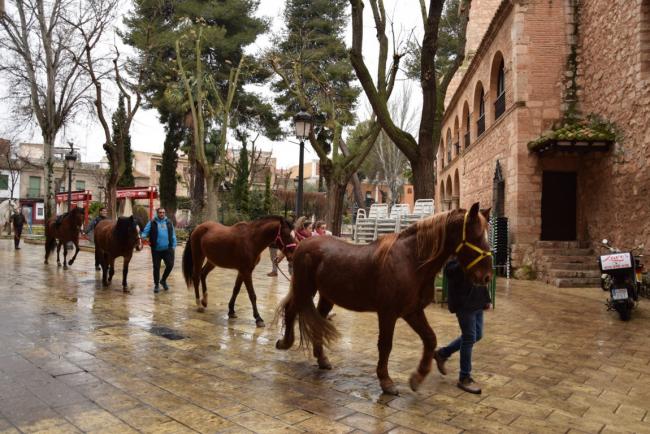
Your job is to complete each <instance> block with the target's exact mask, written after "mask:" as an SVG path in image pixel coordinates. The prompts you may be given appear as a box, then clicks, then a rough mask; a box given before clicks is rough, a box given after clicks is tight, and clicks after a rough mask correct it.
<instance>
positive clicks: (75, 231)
mask: <svg viewBox="0 0 650 434" xmlns="http://www.w3.org/2000/svg"><path fill="white" fill-rule="evenodd" d="M56 219H57V218H56V217H52V218H50V219H49V220H48V221H47V223H46V224H45V263H46V264H47V260H48V258H49V257H50V253H52V251H53V250H54V247H55V246H56V264H57V265H59V266H61V259H60V252H61V246H63V269H64V270H65V269H67V268H68V265H72V264H73V263H74V260H75V259H76V258H77V254H78V253H79V231H80V230H81V225H83V222H84V209H83V208H78V207H77V208H74V209H73V210H72V211H70V212H68V213H66V214H64V215H63V216H61V221H60V223H58V224H57V223H56ZM57 241H58V244H57ZM71 241H72V242H73V243H74V246H75V252H74V256H73V257H72V259H70V262H67V257H68V246H67V244H68V243H69V242H71Z"/></svg>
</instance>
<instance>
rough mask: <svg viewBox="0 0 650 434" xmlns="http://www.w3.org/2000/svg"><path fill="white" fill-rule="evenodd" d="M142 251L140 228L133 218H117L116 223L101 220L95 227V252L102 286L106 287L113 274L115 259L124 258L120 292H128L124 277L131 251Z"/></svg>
mask: <svg viewBox="0 0 650 434" xmlns="http://www.w3.org/2000/svg"><path fill="white" fill-rule="evenodd" d="M134 248H135V249H136V250H138V251H140V250H142V239H141V238H140V228H139V227H138V221H137V220H136V218H135V217H134V216H131V217H119V218H118V219H117V222H113V221H111V220H102V221H100V222H99V223H97V226H95V250H96V254H97V255H98V257H99V259H100V264H101V267H102V284H103V285H104V286H108V285H109V283H110V281H111V280H112V279H113V275H114V274H115V258H118V257H120V256H123V257H124V264H123V265H122V290H123V291H124V292H129V286H128V284H127V282H126V277H127V275H128V274H129V262H131V256H133V249H134Z"/></svg>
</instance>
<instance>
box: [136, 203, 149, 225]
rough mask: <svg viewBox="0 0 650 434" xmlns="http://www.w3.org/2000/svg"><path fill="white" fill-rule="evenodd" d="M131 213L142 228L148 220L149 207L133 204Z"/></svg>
mask: <svg viewBox="0 0 650 434" xmlns="http://www.w3.org/2000/svg"><path fill="white" fill-rule="evenodd" d="M133 215H134V216H135V218H136V220H137V221H138V225H140V228H142V229H144V227H145V226H146V225H147V222H148V221H149V209H148V208H145V207H144V206H142V205H135V206H134V207H133Z"/></svg>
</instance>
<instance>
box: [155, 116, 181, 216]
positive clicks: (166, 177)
mask: <svg viewBox="0 0 650 434" xmlns="http://www.w3.org/2000/svg"><path fill="white" fill-rule="evenodd" d="M181 119H182V118H181V117H180V116H178V115H175V114H170V116H168V118H167V125H165V132H166V133H167V134H166V136H165V143H164V146H163V154H162V164H161V168H160V180H159V184H160V206H162V207H163V208H165V209H167V210H169V212H170V214H173V213H174V211H176V209H177V207H178V203H177V198H176V186H177V184H178V179H177V178H176V168H177V166H178V150H179V148H180V147H181V145H182V143H183V141H184V140H185V136H186V134H187V131H186V129H185V128H184V127H183V124H182V121H181Z"/></svg>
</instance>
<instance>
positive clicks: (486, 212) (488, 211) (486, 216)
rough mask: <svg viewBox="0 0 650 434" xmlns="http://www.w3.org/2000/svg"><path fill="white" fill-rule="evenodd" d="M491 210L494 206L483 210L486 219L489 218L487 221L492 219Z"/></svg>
mask: <svg viewBox="0 0 650 434" xmlns="http://www.w3.org/2000/svg"><path fill="white" fill-rule="evenodd" d="M491 210H492V207H490V208H487V209H482V210H481V214H483V217H485V220H487V221H490V211H491Z"/></svg>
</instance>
